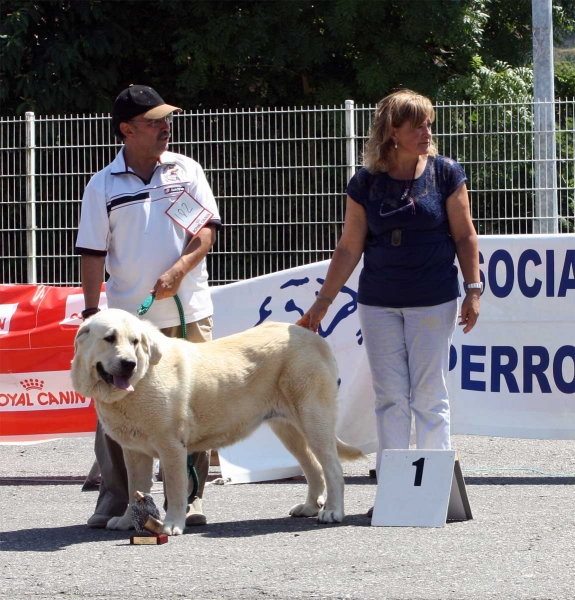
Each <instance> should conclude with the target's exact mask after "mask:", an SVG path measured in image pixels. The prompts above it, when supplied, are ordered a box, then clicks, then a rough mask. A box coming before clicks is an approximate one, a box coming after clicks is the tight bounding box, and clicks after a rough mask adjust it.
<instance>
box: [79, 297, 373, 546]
mask: <svg viewBox="0 0 575 600" xmlns="http://www.w3.org/2000/svg"><path fill="white" fill-rule="evenodd" d="M75 350H76V353H75V356H74V360H73V361H72V382H73V384H74V387H75V388H76V390H77V391H78V392H79V393H80V394H82V395H84V396H86V397H93V398H94V399H95V404H96V410H97V412H98V417H99V418H100V421H101V423H102V425H103V426H104V428H105V430H106V432H107V433H108V435H109V436H110V437H112V438H113V439H114V440H116V441H117V442H118V443H119V444H120V445H121V446H122V448H123V450H124V456H125V460H126V467H127V470H128V484H129V493H130V498H131V497H133V494H134V492H135V491H136V490H140V491H142V492H149V490H150V487H151V481H152V468H153V457H159V459H160V461H161V464H162V467H163V471H164V477H165V484H166V495H167V497H168V509H167V513H166V517H165V520H164V532H165V533H167V534H171V535H179V534H181V533H182V532H183V530H184V527H185V520H186V507H187V497H186V496H187V472H186V457H187V455H188V454H190V453H192V452H197V451H200V450H207V449H209V448H223V447H225V446H228V445H230V444H233V443H235V442H237V441H239V440H241V439H243V438H245V437H246V436H248V435H249V434H251V433H252V432H253V431H254V430H255V429H257V428H258V427H259V426H260V425H261V424H262V423H263V422H264V421H265V422H267V423H269V425H270V427H271V428H272V430H273V431H274V432H275V433H276V435H277V436H278V437H279V438H280V440H281V441H282V442H283V444H284V445H285V446H286V448H287V449H288V450H289V451H290V452H291V453H292V454H293V455H294V456H295V457H296V458H297V460H298V461H299V463H300V464H301V467H302V469H303V471H304V473H305V476H306V478H307V482H308V493H307V498H306V501H305V503H304V504H297V505H296V506H294V507H293V508H292V509H291V511H290V514H291V515H292V516H294V517H295V516H302V517H311V516H315V515H317V517H318V520H319V522H321V523H335V522H341V521H342V519H343V516H344V508H343V487H344V481H343V471H342V468H341V464H340V462H339V459H338V455H339V457H341V458H343V459H348V460H353V459H355V458H359V457H360V456H362V453H361V452H360V450H358V449H357V448H353V447H352V446H348V445H347V444H344V443H343V442H341V441H340V440H338V439H337V437H336V435H335V425H336V419H337V399H336V395H337V379H338V374H337V366H336V362H335V359H334V357H333V355H332V353H331V350H330V348H329V346H328V344H327V343H326V342H325V341H324V340H323V339H322V338H321V337H320V336H318V335H316V334H314V333H312V332H310V331H308V330H306V329H303V328H302V327H298V326H297V325H287V324H285V323H264V324H262V325H260V326H258V327H255V328H253V329H250V330H248V331H246V332H244V333H239V334H236V335H232V336H229V337H226V338H222V339H220V340H216V341H213V342H208V343H205V344H192V343H190V342H187V341H184V340H178V339H170V338H167V337H166V336H164V335H163V334H162V333H160V331H159V330H158V329H156V328H155V327H154V326H153V325H151V324H150V323H148V322H146V321H141V320H139V319H138V318H136V317H135V316H133V315H130V314H129V313H127V312H125V311H123V310H117V309H109V310H105V311H102V312H100V313H98V314H97V315H95V316H94V317H92V318H91V319H89V320H87V321H86V322H85V323H84V324H83V325H82V326H81V327H80V328H79V330H78V333H77V335H76V340H75ZM264 451H265V450H264ZM318 461H319V462H318ZM320 465H321V466H320ZM322 471H323V472H322ZM324 476H325V481H324ZM326 486H327V502H326V504H325V506H323V504H324V501H323V497H322V494H323V492H324V488H325V487H326ZM131 527H132V519H131V510H130V507H128V508H127V510H126V512H125V513H124V515H123V516H122V517H115V518H114V519H112V520H111V521H110V522H109V523H108V528H110V529H130V528H131Z"/></svg>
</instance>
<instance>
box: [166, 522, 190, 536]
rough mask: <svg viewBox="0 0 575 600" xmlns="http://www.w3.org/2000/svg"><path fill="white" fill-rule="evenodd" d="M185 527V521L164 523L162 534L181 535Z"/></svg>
mask: <svg viewBox="0 0 575 600" xmlns="http://www.w3.org/2000/svg"><path fill="white" fill-rule="evenodd" d="M185 526H186V520H185V519H184V520H183V521H181V522H176V521H164V529H163V532H164V533H167V534H168V535H182V533H184V528H185Z"/></svg>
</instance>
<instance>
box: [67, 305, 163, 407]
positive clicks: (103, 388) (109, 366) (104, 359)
mask: <svg viewBox="0 0 575 600" xmlns="http://www.w3.org/2000/svg"><path fill="white" fill-rule="evenodd" d="M161 337H162V334H161V333H160V332H159V331H158V329H156V328H155V327H154V326H153V325H152V324H151V323H148V322H146V321H140V320H139V319H138V318H137V317H135V316H133V315H131V314H130V313H128V312H126V311H124V310H119V309H114V308H111V309H108V310H104V311H102V312H99V313H97V314H96V315H95V316H93V317H91V318H90V319H88V320H87V321H85V322H84V323H83V324H82V325H81V326H80V328H79V329H78V332H77V333H76V339H75V341H74V359H73V360H72V372H71V375H72V384H73V385H74V388H75V389H76V391H77V392H78V393H80V394H82V395H84V396H86V397H94V398H95V399H96V400H100V401H103V402H115V401H117V400H120V399H121V398H123V397H124V396H125V395H126V394H128V393H129V392H132V391H134V387H135V386H136V385H137V384H138V381H140V380H141V379H142V377H144V376H145V374H146V373H147V372H148V368H149V366H150V365H151V364H152V365H154V364H157V363H158V362H160V359H161V357H162V352H161Z"/></svg>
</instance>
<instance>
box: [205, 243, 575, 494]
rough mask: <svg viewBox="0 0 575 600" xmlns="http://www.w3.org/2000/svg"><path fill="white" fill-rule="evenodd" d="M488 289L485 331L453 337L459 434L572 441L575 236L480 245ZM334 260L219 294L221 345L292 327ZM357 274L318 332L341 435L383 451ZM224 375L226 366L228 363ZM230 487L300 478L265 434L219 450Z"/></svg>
mask: <svg viewBox="0 0 575 600" xmlns="http://www.w3.org/2000/svg"><path fill="white" fill-rule="evenodd" d="M479 245H480V253H481V278H482V281H483V282H484V284H485V291H484V293H483V296H482V301H481V316H480V318H479V322H478V324H477V326H476V327H475V328H474V329H473V331H472V332H470V333H469V334H467V335H464V334H463V333H462V332H461V328H459V327H458V330H457V331H456V333H455V335H454V339H453V344H452V351H451V365H450V376H449V390H450V399H451V406H452V433H454V434H457V433H460V434H462V433H465V434H478V435H494V436H502V437H519V438H547V439H575V236H573V235H530V236H481V237H480V238H479ZM328 265H329V261H324V262H321V263H315V264H312V265H307V266H304V267H299V268H296V269H290V270H287V271H282V272H279V273H274V274H272V275H266V276H263V277H258V278H255V279H251V280H248V281H243V282H238V283H234V284H230V285H226V286H222V287H216V288H213V300H214V337H216V338H217V337H223V336H226V335H230V334H232V333H236V332H239V331H243V330H245V329H247V328H249V327H253V326H254V325H256V324H258V323H261V322H263V321H265V320H270V321H284V322H288V323H295V322H296V321H297V319H298V318H299V317H300V315H301V314H303V312H304V311H305V310H307V308H308V307H309V306H310V305H311V303H312V302H313V299H314V298H315V295H316V294H317V293H318V291H319V289H320V287H321V285H322V283H323V280H324V277H325V275H326V272H327V267H328ZM360 270H361V265H359V266H358V268H357V269H356V271H355V272H354V273H353V275H352V276H351V277H350V279H349V281H348V282H347V284H346V287H344V288H343V290H342V292H341V293H340V294H339V295H338V297H337V298H336V300H335V302H334V303H333V305H332V306H331V307H330V309H329V311H328V313H327V315H326V318H325V319H324V322H323V323H322V329H321V330H320V332H321V335H323V336H324V337H325V338H326V340H327V341H328V342H329V343H330V344H331V346H332V348H333V350H334V352H335V355H336V358H337V362H338V365H339V370H340V379H341V384H340V394H339V421H338V428H337V431H338V435H339V436H340V437H341V438H342V439H343V440H344V441H345V442H347V443H350V444H353V445H356V446H359V447H360V448H362V450H363V451H364V452H366V453H367V452H373V451H375V449H376V440H377V436H376V430H375V420H374V409H373V406H374V393H373V389H372V386H371V378H370V374H369V367H368V364H367V359H366V355H365V351H364V346H363V344H362V341H363V340H362V335H361V329H360V325H359V320H358V317H357V311H356V309H357V306H356V293H357V281H358V277H359V272H360ZM222 368H225V365H222ZM220 462H221V464H222V476H223V477H224V478H230V479H231V481H232V482H237V483H239V482H245V481H260V480H265V479H278V478H281V477H285V476H289V475H295V474H299V473H300V472H301V471H300V470H299V467H297V463H295V460H294V459H293V458H292V457H291V455H290V454H289V453H287V451H286V450H284V449H283V447H282V446H281V444H280V442H279V441H277V440H276V439H275V437H274V436H273V434H271V432H270V431H269V429H267V428H261V429H260V431H258V432H256V433H255V434H254V435H252V436H251V437H250V438H249V439H247V440H244V441H243V442H241V443H239V444H236V445H235V446H232V447H230V448H227V449H224V450H221V451H220Z"/></svg>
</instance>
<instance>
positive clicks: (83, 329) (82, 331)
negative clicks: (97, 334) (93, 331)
mask: <svg viewBox="0 0 575 600" xmlns="http://www.w3.org/2000/svg"><path fill="white" fill-rule="evenodd" d="M89 333H90V323H82V325H80V327H79V328H78V331H77V332H76V337H75V338H74V351H75V352H77V350H78V344H79V343H80V342H81V341H82V340H84V339H85V338H86V337H88V334H89Z"/></svg>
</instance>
